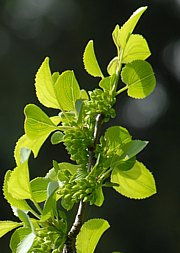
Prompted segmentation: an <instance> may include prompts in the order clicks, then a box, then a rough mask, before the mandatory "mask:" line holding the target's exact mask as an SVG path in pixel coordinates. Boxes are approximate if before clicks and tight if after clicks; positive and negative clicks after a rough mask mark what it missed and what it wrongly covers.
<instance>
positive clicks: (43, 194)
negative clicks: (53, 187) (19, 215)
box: [30, 177, 50, 202]
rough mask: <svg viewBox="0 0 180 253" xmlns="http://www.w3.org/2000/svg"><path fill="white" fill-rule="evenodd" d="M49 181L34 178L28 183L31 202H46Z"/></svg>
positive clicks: (42, 178)
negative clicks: (31, 197)
mask: <svg viewBox="0 0 180 253" xmlns="http://www.w3.org/2000/svg"><path fill="white" fill-rule="evenodd" d="M49 181H50V180H49V179H48V178H44V177H36V178H34V179H33V180H32V181H31V182H30V185H31V190H32V196H33V200H35V201H36V202H43V201H45V200H46V198H47V187H48V184H49Z"/></svg>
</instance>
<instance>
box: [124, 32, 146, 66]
mask: <svg viewBox="0 0 180 253" xmlns="http://www.w3.org/2000/svg"><path fill="white" fill-rule="evenodd" d="M150 55H151V52H150V50H149V47H148V44H147V41H146V40H145V39H144V38H143V36H141V35H138V34H131V36H130V37H129V40H128V42H127V45H126V47H125V50H124V53H123V59H122V63H129V62H132V61H134V60H146V59H147V58H148V57H149V56H150Z"/></svg>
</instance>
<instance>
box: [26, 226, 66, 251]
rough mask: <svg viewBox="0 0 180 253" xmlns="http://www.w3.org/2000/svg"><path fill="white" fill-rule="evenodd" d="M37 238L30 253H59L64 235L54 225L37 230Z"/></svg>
mask: <svg viewBox="0 0 180 253" xmlns="http://www.w3.org/2000/svg"><path fill="white" fill-rule="evenodd" d="M35 233H36V237H35V239H34V243H33V245H32V247H31V249H30V250H29V251H28V253H40V252H41V253H44V252H46V253H57V252H59V251H60V247H61V245H62V242H64V234H63V233H62V231H60V230H58V229H57V228H56V227H55V226H53V225H48V226H45V227H41V228H36V229H35Z"/></svg>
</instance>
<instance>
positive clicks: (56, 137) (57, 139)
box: [51, 131, 64, 145]
mask: <svg viewBox="0 0 180 253" xmlns="http://www.w3.org/2000/svg"><path fill="white" fill-rule="evenodd" d="M63 141H64V134H63V133H62V132H60V131H57V132H55V133H53V134H52V136H51V143H52V144H53V145H55V144H59V143H61V142H63Z"/></svg>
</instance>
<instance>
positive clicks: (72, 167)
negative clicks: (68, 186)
mask: <svg viewBox="0 0 180 253" xmlns="http://www.w3.org/2000/svg"><path fill="white" fill-rule="evenodd" d="M79 168H81V166H80V165H76V164H72V163H68V162H63V163H59V169H60V170H67V171H69V172H70V173H71V175H74V174H76V172H77V170H78V169H79Z"/></svg>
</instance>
